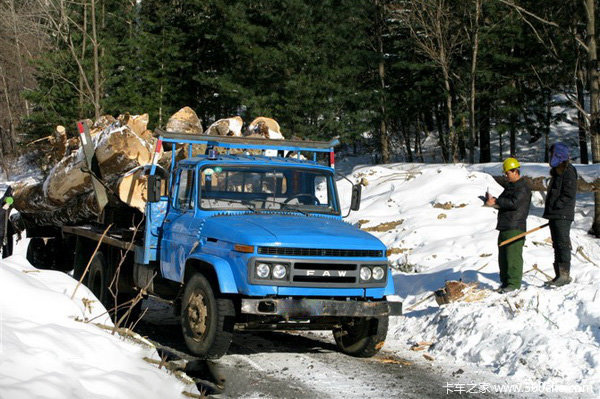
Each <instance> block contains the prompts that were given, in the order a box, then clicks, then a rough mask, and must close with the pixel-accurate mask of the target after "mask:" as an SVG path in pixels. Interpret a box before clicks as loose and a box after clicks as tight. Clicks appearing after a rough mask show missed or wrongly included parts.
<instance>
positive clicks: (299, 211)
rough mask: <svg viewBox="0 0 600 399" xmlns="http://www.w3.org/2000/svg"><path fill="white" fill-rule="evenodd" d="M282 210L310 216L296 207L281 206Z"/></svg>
mask: <svg viewBox="0 0 600 399" xmlns="http://www.w3.org/2000/svg"><path fill="white" fill-rule="evenodd" d="M280 209H284V210H286V211H293V212H298V213H301V214H303V215H304V216H308V213H306V212H304V211H301V210H300V209H298V208H296V207H295V206H294V205H288V204H281V208H280Z"/></svg>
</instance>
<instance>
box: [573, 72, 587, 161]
mask: <svg viewBox="0 0 600 399" xmlns="http://www.w3.org/2000/svg"><path fill="white" fill-rule="evenodd" d="M584 81H585V77H584V71H583V68H581V67H578V68H577V80H576V87H577V103H578V104H579V108H578V109H577V126H578V127H579V162H580V163H582V164H587V163H589V155H588V148H587V121H586V116H585V114H584V113H583V112H582V110H581V108H583V107H584V106H585V88H584Z"/></svg>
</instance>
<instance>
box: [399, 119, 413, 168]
mask: <svg viewBox="0 0 600 399" xmlns="http://www.w3.org/2000/svg"><path fill="white" fill-rule="evenodd" d="M400 126H401V127H400V129H401V130H402V138H404V146H405V147H406V158H407V161H408V162H413V161H414V160H413V154H412V150H411V148H410V130H409V129H408V128H407V127H406V124H405V123H403V122H402V121H400Z"/></svg>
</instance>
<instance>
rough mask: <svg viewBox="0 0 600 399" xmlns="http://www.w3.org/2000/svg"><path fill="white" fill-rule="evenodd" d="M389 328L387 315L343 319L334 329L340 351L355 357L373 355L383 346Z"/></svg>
mask: <svg viewBox="0 0 600 399" xmlns="http://www.w3.org/2000/svg"><path fill="white" fill-rule="evenodd" d="M387 330H388V318H387V317H373V318H366V317H354V318H348V319H344V320H342V326H341V328H336V329H334V330H333V337H334V338H335V343H336V344H337V346H338V348H339V349H340V351H342V352H343V353H345V354H347V355H350V356H355V357H371V356H373V355H375V354H376V353H377V352H379V350H380V349H381V348H382V347H383V344H384V342H385V337H386V336H387Z"/></svg>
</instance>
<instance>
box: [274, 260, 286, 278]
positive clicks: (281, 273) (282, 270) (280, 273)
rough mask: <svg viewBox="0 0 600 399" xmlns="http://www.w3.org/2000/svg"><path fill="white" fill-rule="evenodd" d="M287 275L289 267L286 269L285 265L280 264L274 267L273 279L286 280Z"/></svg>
mask: <svg viewBox="0 0 600 399" xmlns="http://www.w3.org/2000/svg"><path fill="white" fill-rule="evenodd" d="M286 275H287V267H285V266H284V265H280V264H276V265H275V266H273V277H274V278H276V279H278V280H281V279H283V278H285V276H286Z"/></svg>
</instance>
